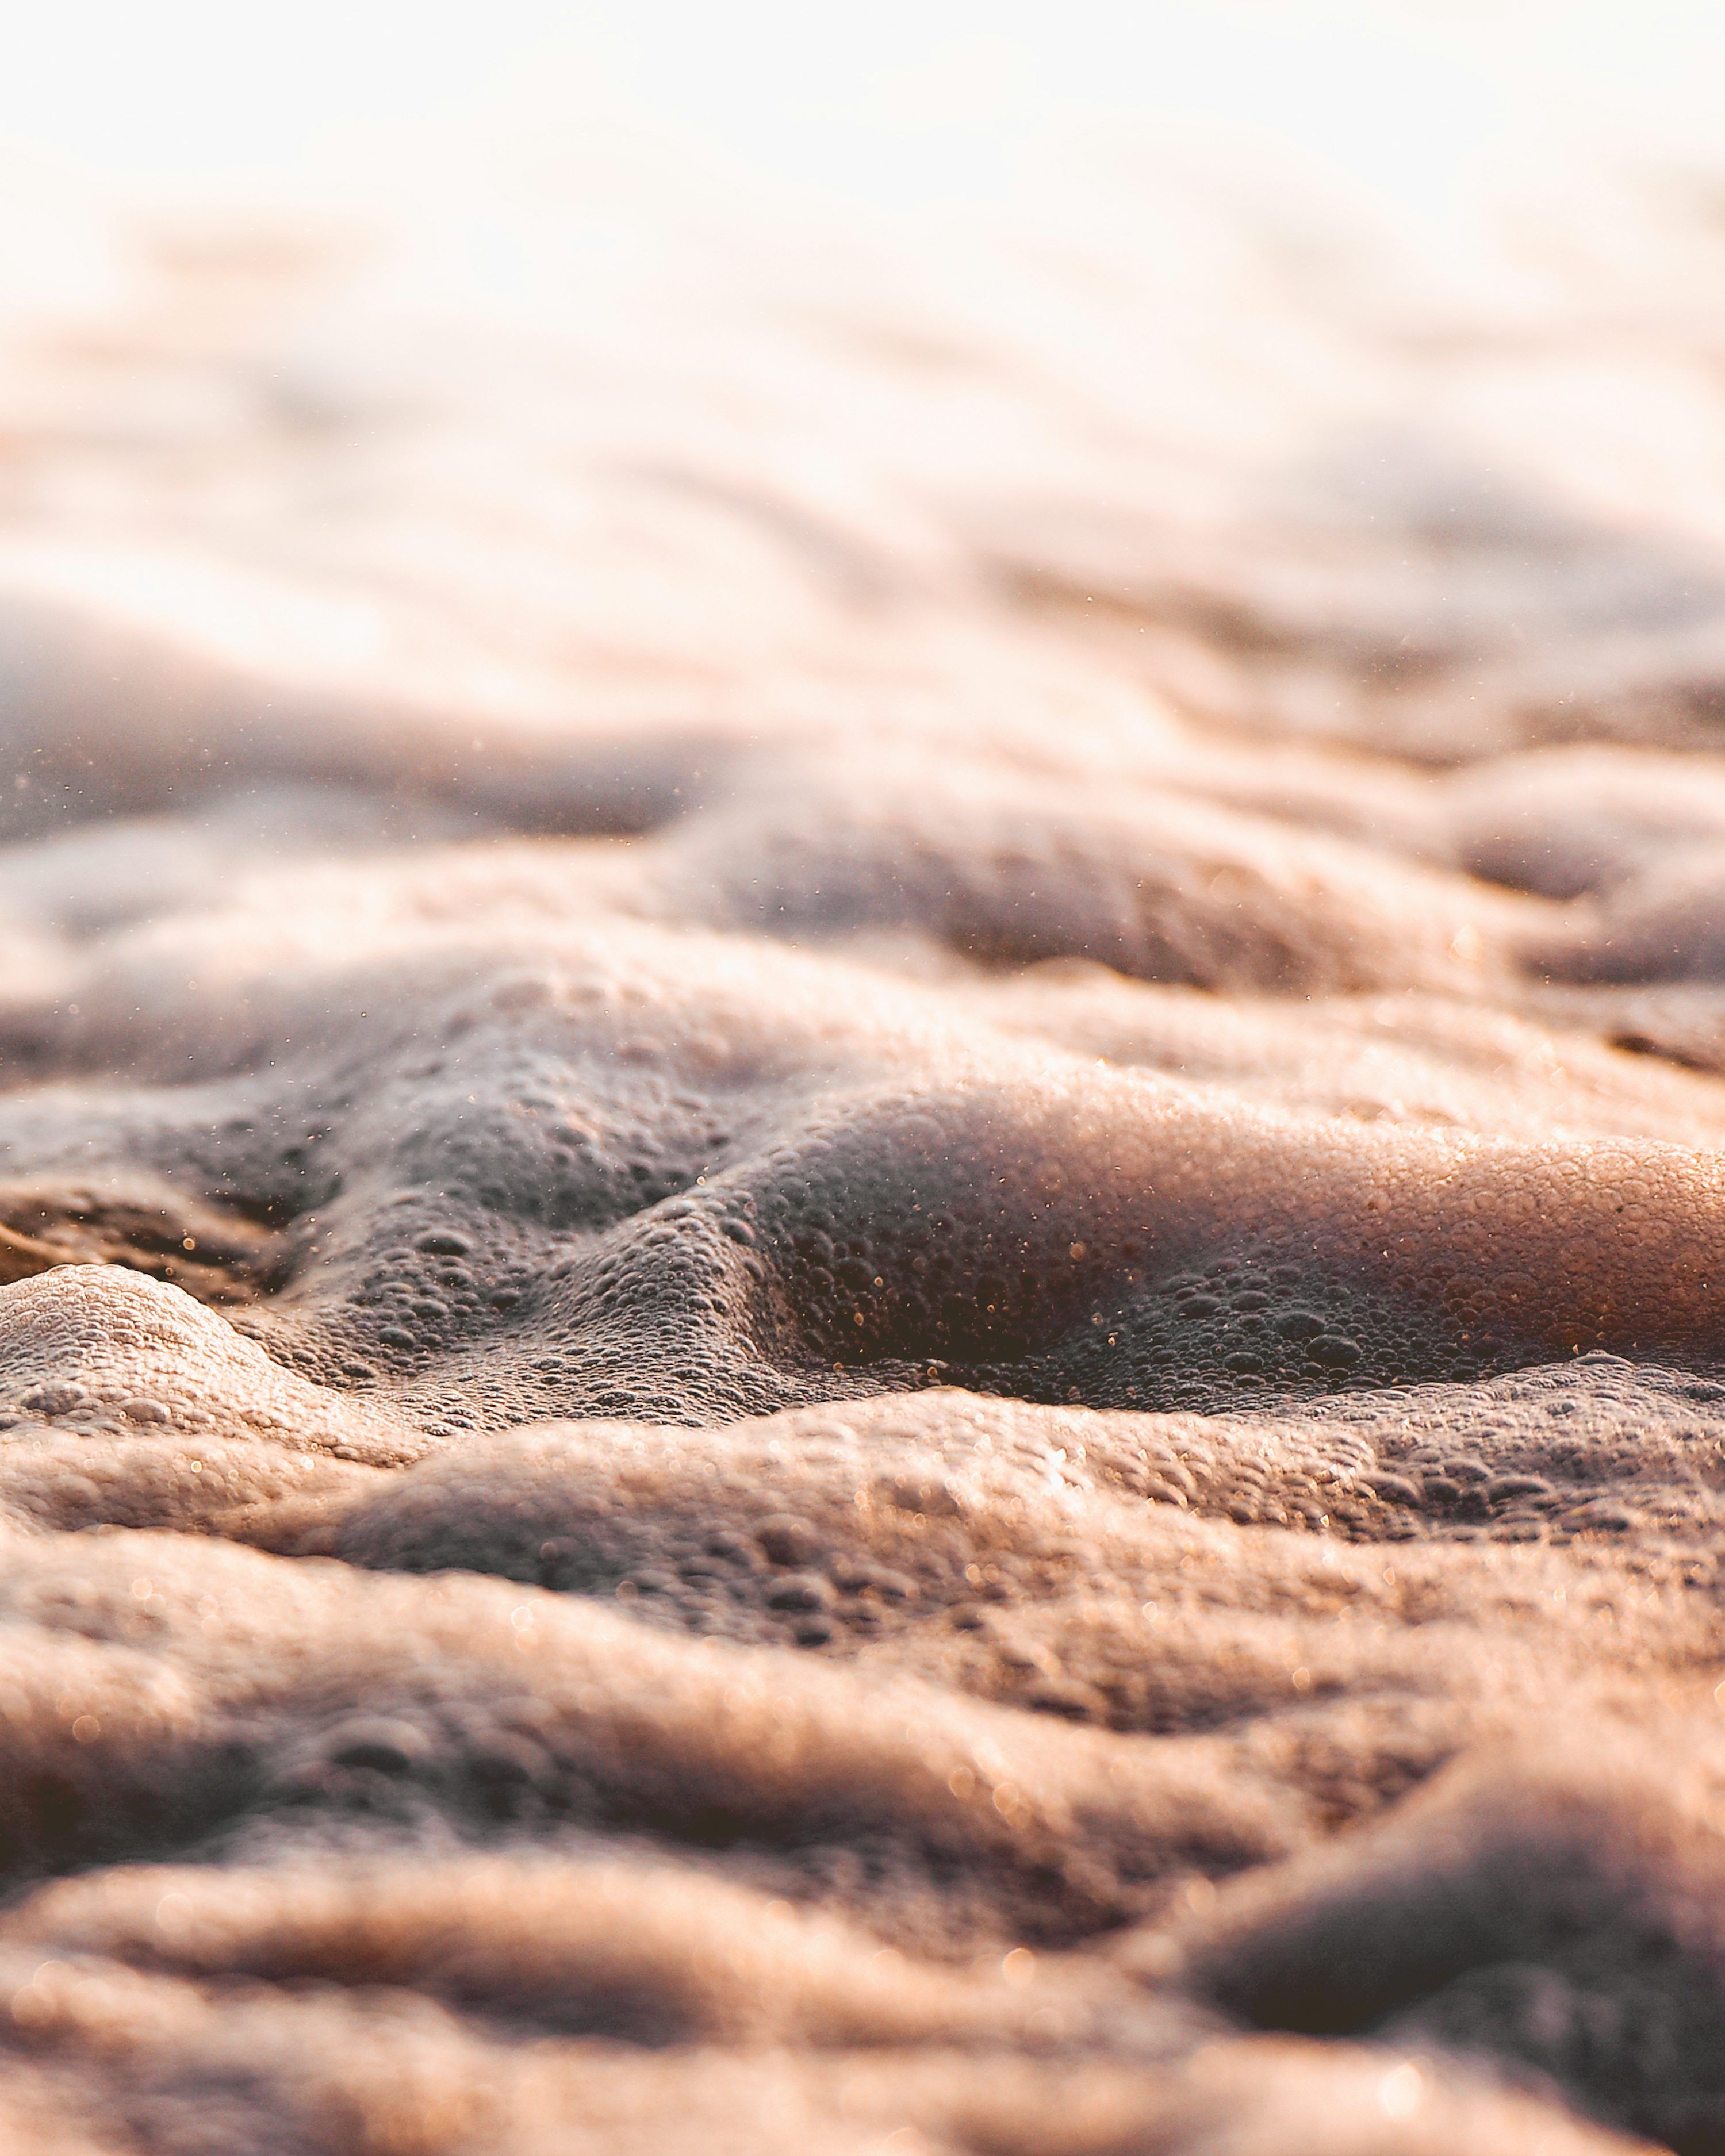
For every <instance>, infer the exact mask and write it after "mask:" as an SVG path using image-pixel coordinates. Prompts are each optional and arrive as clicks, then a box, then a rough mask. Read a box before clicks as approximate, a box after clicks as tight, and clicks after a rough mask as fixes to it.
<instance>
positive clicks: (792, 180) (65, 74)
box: [0, 0, 1725, 222]
mask: <svg viewBox="0 0 1725 2156" xmlns="http://www.w3.org/2000/svg"><path fill="white" fill-rule="evenodd" d="M1722 89H1725V9H1721V8H1719V7H1718V6H1717V0H1709V4H1705V5H1700V4H1684V3H1683V0H1662V3H1661V0H1640V4H1639V5H1638V6H1636V7H1635V8H1632V9H1631V8H1625V7H1624V6H1622V5H1621V3H1620V0H1556V3H1555V4H1548V3H1547V0H1520V4H1518V3H1517V0H1495V4H1490V3H1489V0H1488V4H1477V0H1441V4H1431V5H1421V4H1416V0H1402V4H1400V5H1399V6H1398V5H1396V4H1394V0H1299V3H1298V4H1266V0H1065V4H1063V5H1061V6H1060V7H1058V8H1056V7H1054V6H1050V4H1048V0H987V4H983V0H875V4H873V5H871V6H870V8H867V9H857V10H850V9H839V8H831V7H814V8H811V7H809V6H808V5H807V4H806V0H727V4H726V5H725V6H723V7H715V6H713V5H712V4H711V0H630V4H629V5H628V6H627V7H619V6H618V5H617V4H616V0H604V4H603V5H592V4H587V5H583V4H579V0H577V4H570V0H488V4H486V5H485V6H484V7H482V8H481V7H479V6H475V5H473V4H471V0H467V4H461V5H455V4H449V0H299V4H298V5H296V6H295V8H293V9H292V10H291V11H287V10H280V9H267V10H266V9H263V8H236V7H234V5H232V0H152V4H151V5H150V6H148V7H140V6H138V5H136V0H62V4H60V5H59V6H58V7H55V8H36V9H33V10H31V11H30V13H29V18H28V19H26V20H23V21H21V22H18V23H14V24H13V25H12V26H11V27H10V28H8V36H7V51H6V63H5V67H4V69H3V72H0V146H12V147H13V148H15V149H21V150H23V151H27V152H32V153H41V152H44V151H45V152H47V153H48V154H49V156H50V157H52V158H53V159H54V161H55V162H58V163H59V164H61V165H62V167H67V166H69V167H74V168H78V169H82V170H84V171H85V172H89V173H90V175H91V176H92V177H96V178H98V179H112V178H115V177H119V178H121V179H123V180H124V181H125V182H126V183H128V184H129V185H131V187H136V188H138V189H141V190H144V191H146V192H148V193H157V192H158V191H162V192H167V193H178V194H181V195H191V196H193V197H195V198H199V199H203V200H208V198H209V196H210V194H211V193H212V192H213V191H219V190H227V191H231V192H232V193H234V194H236V195H240V196H245V197H254V196H255V195H257V194H259V193H261V194H264V195H265V196H279V195H280V194H282V193H288V194H290V195H293V196H301V197H302V196H304V195H305V194H307V193H311V194H316V195H319V196H323V197H326V198H327V197H328V196H330V195H332V194H333V195H336V196H337V197H344V198H347V200H349V201H352V200H353V199H355V198H356V194H357V195H358V196H360V197H364V196H367V195H370V194H372V193H375V192H377V191H380V190H381V191H382V192H383V193H389V192H392V191H393V185H394V182H395V180H396V178H397V177H398V176H399V175H400V174H401V172H403V168H408V169H411V168H413V167H416V166H418V165H419V164H420V163H422V162H423V161H424V159H425V157H427V155H428V154H429V145H430V144H432V143H434V142H441V143H442V144H444V146H446V147H447V148H448V150H449V154H451V155H454V154H457V151H456V146H457V145H459V143H461V142H463V141H475V140H477V141H484V140H485V139H486V138H488V137H489V138H490V139H491V140H492V141H493V142H494V143H495V140H496V139H497V137H498V136H500V135H501V136H504V137H513V138H514V139H515V140H516V142H517V143H526V144H531V145H533V146H536V147H538V146H545V147H562V148H564V149H569V150H578V149H579V146H580V145H581V143H582V142H583V140H585V139H589V138H591V137H592V136H594V135H595V134H597V135H599V136H604V137H607V138H614V137H615V136H618V135H622V136H624V137H627V138H631V139H634V140H637V141H640V142H642V143H643V144H651V143H654V142H655V141H656V142H657V143H659V144H661V145H663V146H664V151H663V154H664V155H665V156H666V157H696V158H699V159H701V162H711V160H712V159H713V158H715V157H716V158H717V159H719V160H720V161H721V162H726V163H729V164H731V165H732V167H734V168H737V170H738V172H739V175H740V176H746V175H748V174H750V173H752V174H753V175H755V176H756V177H760V178H762V179H764V180H765V181H767V182H768V183H769V184H771V185H773V186H774V187H783V186H785V185H787V184H788V185H791V186H793V187H796V188H798V189H801V190H805V191H812V192H813V193H814V194H816V195H818V196H834V195H836V196H839V197H852V198H855V197H858V196H860V197H862V198H865V199H866V200H868V201H869V202H870V203H872V204H874V205H875V206H876V207H878V208H889V209H890V208H893V207H904V208H915V209H917V210H919V211H920V210H922V209H926V208H929V207H932V206H939V205H942V204H945V205H949V206H951V207H953V208H959V209H963V208H969V207H971V206H973V205H974V204H976V203H978V202H982V203H999V202H1000V201H1002V200H1003V199H1006V200H1009V199H1010V198H1011V196H1012V194H1013V193H1014V190H1015V189H1017V188H1019V187H1026V186H1029V187H1035V186H1038V185H1040V184H1041V183H1042V182H1043V179H1044V178H1045V174H1046V172H1047V170H1048V167H1049V165H1050V161H1059V160H1064V159H1066V158H1069V157H1072V156H1073V155H1075V154H1078V155H1082V153H1083V151H1084V149H1085V147H1086V146H1090V147H1092V148H1094V147H1096V146H1099V145H1102V144H1106V145H1110V146H1111V145H1112V144H1114V143H1117V142H1121V141H1126V142H1131V141H1140V142H1142V141H1144V140H1145V139H1147V138H1149V139H1158V138H1160V139H1166V138H1167V137H1168V136H1170V135H1173V136H1175V137H1176V138H1178V139H1179V140H1180V141H1183V142H1188V143H1189V141H1190V140H1191V138H1193V137H1194V136H1196V137H1197V138H1199V140H1200V141H1203V140H1209V139H1214V140H1217V141H1219V142H1220V143H1221V144H1222V145H1223V146H1224V147H1227V148H1233V147H1235V146H1249V145H1250V144H1251V143H1253V142H1254V141H1255V142H1256V143H1257V144H1259V145H1260V146H1262V147H1263V148H1264V149H1265V150H1266V151H1269V153H1270V154H1271V155H1272V156H1276V157H1283V158H1286V157H1287V156H1288V154H1289V153H1290V152H1292V153H1293V155H1294V157H1295V158H1296V162H1301V163H1304V164H1307V165H1309V166H1310V167H1312V168H1313V169H1314V171H1315V172H1316V173H1317V175H1318V176H1319V177H1329V178H1331V179H1332V180H1334V181H1336V182H1339V183H1340V185H1341V187H1343V189H1344V190H1345V191H1346V192H1347V193H1349V194H1350V195H1351V196H1352V197H1353V198H1355V199H1356V200H1357V201H1358V202H1360V203H1361V205H1362V207H1364V206H1366V205H1367V204H1368V203H1369V204H1374V205H1377V206H1378V207H1379V208H1381V209H1382V210H1383V211H1384V212H1385V213H1387V214H1388V215H1389V217H1390V218H1391V219H1392V220H1399V219H1401V218H1414V219H1415V220H1418V221H1421V222H1425V221H1429V220H1430V219H1432V218H1438V219H1440V220H1441V219H1443V218H1445V217H1447V216H1448V215H1449V214H1450V213H1451V212H1452V211H1454V210H1455V208H1458V207H1461V208H1466V205H1467V203H1469V202H1471V201H1472V200H1474V199H1476V198H1477V196H1478V194H1479V193H1481V191H1486V192H1491V193H1495V192H1497V191H1498V190H1499V189H1500V188H1501V187H1503V186H1504V185H1505V184H1506V183H1507V184H1511V185H1519V184H1525V183H1526V182H1527V180H1528V178H1529V177H1530V175H1531V177H1532V178H1533V179H1534V180H1535V181H1537V178H1538V170H1539V167H1540V166H1541V164H1542V163H1548V162H1549V161H1550V158H1551V156H1552V149H1551V146H1552V145H1553V143H1554V142H1558V141H1569V142H1574V141H1577V140H1578V139H1579V141H1580V142H1581V143H1582V144H1583V145H1584V146H1586V145H1588V144H1589V141H1590V139H1592V140H1594V141H1599V143H1601V144H1602V145H1603V143H1604V141H1626V142H1627V143H1629V144H1630V145H1631V146H1645V147H1648V148H1651V149H1652V150H1654V151H1667V150H1670V149H1671V148H1672V147H1674V146H1678V147H1682V146H1689V145H1691V144H1693V145H1695V146H1697V147H1705V146H1708V145H1710V143H1711V142H1712V139H1713V138H1714V137H1715V136H1716V135H1717V110H1718V108H1719V103H1720V95H1721V91H1722Z"/></svg>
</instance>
